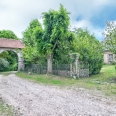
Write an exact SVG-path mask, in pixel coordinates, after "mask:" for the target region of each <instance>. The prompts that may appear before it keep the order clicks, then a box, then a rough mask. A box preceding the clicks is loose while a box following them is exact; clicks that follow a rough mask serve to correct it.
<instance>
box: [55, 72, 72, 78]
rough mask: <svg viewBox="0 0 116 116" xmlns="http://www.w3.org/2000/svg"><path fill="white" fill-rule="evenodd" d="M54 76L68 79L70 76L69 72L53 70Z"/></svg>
mask: <svg viewBox="0 0 116 116" xmlns="http://www.w3.org/2000/svg"><path fill="white" fill-rule="evenodd" d="M53 74H54V75H59V76H64V77H69V76H70V71H66V70H53Z"/></svg>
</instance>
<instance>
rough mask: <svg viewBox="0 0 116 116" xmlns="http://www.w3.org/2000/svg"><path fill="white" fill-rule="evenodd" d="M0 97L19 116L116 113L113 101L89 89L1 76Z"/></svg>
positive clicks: (115, 103) (109, 115) (95, 115)
mask: <svg viewBox="0 0 116 116" xmlns="http://www.w3.org/2000/svg"><path fill="white" fill-rule="evenodd" d="M0 96H1V97H2V99H3V100H4V101H5V102H6V103H8V104H9V105H12V106H14V108H15V110H18V111H19V112H20V113H21V114H20V116H116V102H115V101H111V100H110V99H108V98H105V97H102V96H101V95H96V94H92V93H91V92H89V91H88V90H85V89H81V88H77V89H73V88H70V89H68V88H59V87H54V86H45V85H42V84H37V83H34V82H31V81H28V80H25V79H21V78H18V77H17V76H16V75H15V74H11V75H9V76H2V75H0Z"/></svg>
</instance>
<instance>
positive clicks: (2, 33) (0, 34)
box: [0, 30, 18, 39]
mask: <svg viewBox="0 0 116 116" xmlns="http://www.w3.org/2000/svg"><path fill="white" fill-rule="evenodd" d="M0 38H7V39H18V37H17V36H16V35H15V34H14V32H13V31H11V30H0Z"/></svg>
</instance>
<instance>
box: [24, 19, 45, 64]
mask: <svg viewBox="0 0 116 116" xmlns="http://www.w3.org/2000/svg"><path fill="white" fill-rule="evenodd" d="M42 36H43V30H42V26H41V24H40V22H39V21H38V19H34V20H32V21H31V22H30V24H29V26H28V28H27V29H26V30H25V31H24V32H23V43H24V44H25V46H26V48H25V49H24V52H23V56H24V59H25V62H26V64H31V63H39V62H40V61H41V55H40V48H39V47H40V43H41V40H42Z"/></svg>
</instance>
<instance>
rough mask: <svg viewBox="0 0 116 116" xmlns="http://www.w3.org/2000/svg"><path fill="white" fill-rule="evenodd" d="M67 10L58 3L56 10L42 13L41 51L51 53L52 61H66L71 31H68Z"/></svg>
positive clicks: (68, 19)
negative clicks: (58, 6)
mask: <svg viewBox="0 0 116 116" xmlns="http://www.w3.org/2000/svg"><path fill="white" fill-rule="evenodd" d="M69 14H70V13H69V12H67V10H66V9H65V8H64V7H63V6H62V5H60V8H59V10H58V11H55V10H49V11H48V12H44V13H43V19H44V35H43V43H44V44H43V47H42V50H43V53H44V54H52V58H53V62H54V63H59V62H60V63H65V62H68V58H69V56H68V53H69V50H70V48H69V46H70V41H71V39H72V37H71V36H72V33H71V32H69V30H68V27H69V24H70V18H69Z"/></svg>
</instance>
